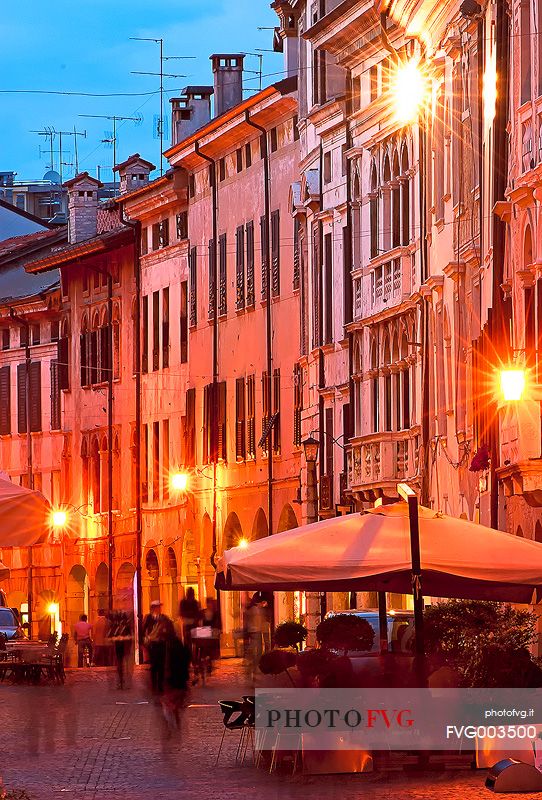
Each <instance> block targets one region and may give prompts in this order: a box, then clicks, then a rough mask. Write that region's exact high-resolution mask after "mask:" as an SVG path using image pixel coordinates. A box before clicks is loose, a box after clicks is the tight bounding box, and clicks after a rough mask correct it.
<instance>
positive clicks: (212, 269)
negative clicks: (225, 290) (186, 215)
mask: <svg viewBox="0 0 542 800" xmlns="http://www.w3.org/2000/svg"><path fill="white" fill-rule="evenodd" d="M215 279H216V248H215V241H214V239H211V240H210V241H209V319H214V318H215V314H216V287H215Z"/></svg>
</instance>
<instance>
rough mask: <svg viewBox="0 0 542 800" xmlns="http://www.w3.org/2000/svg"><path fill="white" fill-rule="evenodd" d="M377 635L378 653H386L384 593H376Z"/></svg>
mask: <svg viewBox="0 0 542 800" xmlns="http://www.w3.org/2000/svg"><path fill="white" fill-rule="evenodd" d="M378 633H379V636H380V652H381V653H387V652H388V609H387V606H386V592H378Z"/></svg>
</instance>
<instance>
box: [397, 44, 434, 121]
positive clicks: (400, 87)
mask: <svg viewBox="0 0 542 800" xmlns="http://www.w3.org/2000/svg"><path fill="white" fill-rule="evenodd" d="M391 84H392V95H393V103H394V108H395V117H396V119H397V121H398V122H402V123H404V124H406V123H409V122H415V120H416V119H417V117H418V113H419V111H420V109H421V107H422V106H423V104H424V103H425V102H426V100H427V80H426V77H425V75H424V74H423V71H422V69H421V68H420V65H419V64H418V62H417V61H416V59H411V60H410V61H407V62H405V63H402V64H399V65H398V66H397V67H396V70H395V74H394V75H392V81H391Z"/></svg>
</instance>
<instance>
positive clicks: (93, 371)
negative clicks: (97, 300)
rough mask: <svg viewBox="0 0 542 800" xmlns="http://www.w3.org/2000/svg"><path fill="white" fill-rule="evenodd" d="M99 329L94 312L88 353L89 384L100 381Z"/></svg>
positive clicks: (98, 321) (98, 322) (97, 318)
mask: <svg viewBox="0 0 542 800" xmlns="http://www.w3.org/2000/svg"><path fill="white" fill-rule="evenodd" d="M99 328H100V319H99V316H98V312H95V314H94V315H93V318H92V326H91V330H90V353H89V368H90V383H91V384H94V383H98V381H99V379H100V373H99V370H98V361H99V355H98V347H99V342H98V335H99V334H98V331H99Z"/></svg>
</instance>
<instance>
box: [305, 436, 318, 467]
mask: <svg viewBox="0 0 542 800" xmlns="http://www.w3.org/2000/svg"><path fill="white" fill-rule="evenodd" d="M319 447H320V444H319V442H318V440H317V439H315V438H314V436H309V437H308V439H305V441H304V442H303V451H304V453H305V461H306V462H307V464H315V463H316V461H317V460H318V448H319Z"/></svg>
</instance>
